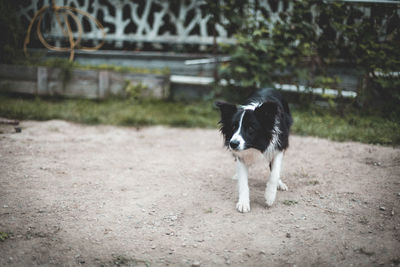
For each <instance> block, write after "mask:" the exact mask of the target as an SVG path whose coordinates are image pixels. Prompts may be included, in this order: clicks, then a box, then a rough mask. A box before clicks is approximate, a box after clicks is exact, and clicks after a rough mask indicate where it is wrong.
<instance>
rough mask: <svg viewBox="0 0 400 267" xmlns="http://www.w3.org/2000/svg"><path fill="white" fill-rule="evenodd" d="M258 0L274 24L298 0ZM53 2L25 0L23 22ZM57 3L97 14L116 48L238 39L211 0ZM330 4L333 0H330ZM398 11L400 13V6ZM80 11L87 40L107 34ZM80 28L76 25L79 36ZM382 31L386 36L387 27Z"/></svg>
mask: <svg viewBox="0 0 400 267" xmlns="http://www.w3.org/2000/svg"><path fill="white" fill-rule="evenodd" d="M218 1H220V4H221V5H223V4H224V1H223V0H218ZM253 1H254V3H257V5H256V6H257V7H258V9H257V10H256V11H254V12H255V13H256V15H257V13H258V14H261V13H263V14H264V15H265V14H266V15H267V17H268V18H269V27H270V28H273V27H274V25H275V24H276V23H279V22H282V16H281V14H282V13H286V12H288V11H292V9H293V1H294V0H293V1H291V0H289V1H288V0H278V1H276V0H253ZM50 2H51V0H32V1H23V3H27V4H25V5H24V4H22V5H21V8H20V11H19V14H20V17H21V19H22V21H23V23H24V24H26V25H28V24H29V21H30V20H31V19H32V18H33V16H34V14H35V13H36V12H37V11H38V10H39V9H40V8H42V7H43V6H46V5H50ZM361 2H362V1H361ZM369 2H372V1H369ZM375 2H376V3H379V2H380V1H375ZM386 2H388V1H386ZM389 2H396V1H389ZM55 3H56V5H58V6H69V7H75V8H78V9H80V10H83V11H85V12H87V13H89V14H90V15H92V16H93V17H95V18H97V19H98V20H99V21H100V22H101V23H102V24H103V25H104V27H105V29H106V32H107V35H106V37H105V41H106V43H107V44H108V47H111V48H116V49H120V48H122V47H124V46H129V44H135V45H139V46H141V45H142V44H143V43H150V44H152V45H153V46H155V47H156V48H161V46H160V45H162V44H180V45H200V47H203V48H204V47H206V46H209V45H212V44H213V42H214V34H215V37H216V41H217V42H219V43H233V42H234V38H233V37H232V34H231V33H229V32H228V31H227V30H226V27H224V25H221V24H216V25H212V21H211V19H210V18H211V16H210V14H207V11H206V10H207V9H205V8H204V6H205V5H206V2H205V1H202V0H173V1H168V0H56V1H55ZM326 4H330V3H329V1H327V2H326ZM358 8H359V10H360V11H361V12H362V13H363V14H364V16H363V18H361V19H368V18H370V17H371V7H370V6H368V5H362V6H359V7H358ZM310 12H311V16H312V19H313V21H315V31H316V33H317V35H318V34H322V33H323V29H322V28H321V27H319V25H318V13H317V10H316V9H311V10H310ZM398 16H399V17H400V9H398ZM78 17H79V19H80V20H81V22H82V25H83V28H84V35H83V36H82V39H83V41H86V42H88V41H89V42H92V43H94V44H96V43H98V42H99V39H100V38H103V36H102V34H101V32H99V31H98V29H97V27H96V25H95V23H94V22H93V21H89V20H85V19H84V17H83V16H78ZM289 19H290V18H289ZM388 19H389V18H388ZM221 21H224V20H223V19H222V20H221ZM222 23H223V22H222ZM346 23H347V21H343V24H346ZM382 23H383V24H384V25H388V23H387V21H386V20H382ZM47 26H49V27H48V28H49V30H48V31H47V32H46V33H45V37H47V38H49V39H51V40H53V41H54V42H61V41H62V40H65V36H64V35H63V32H62V29H61V28H60V27H59V26H58V24H57V23H56V21H55V19H54V18H52V19H50V21H48V23H47ZM214 27H215V30H214ZM75 28H76V27H75ZM76 32H77V30H76V29H75V36H76V37H77V33H76ZM335 34H336V35H337V36H336V38H340V34H341V33H340V32H337V33H335ZM382 36H383V38H384V36H385V32H384V31H383V32H382Z"/></svg>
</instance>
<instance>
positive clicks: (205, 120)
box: [0, 94, 400, 145]
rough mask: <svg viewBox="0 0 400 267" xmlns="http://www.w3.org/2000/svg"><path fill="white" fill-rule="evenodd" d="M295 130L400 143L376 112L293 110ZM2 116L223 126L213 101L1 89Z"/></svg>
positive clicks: (395, 126)
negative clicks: (15, 92)
mask: <svg viewBox="0 0 400 267" xmlns="http://www.w3.org/2000/svg"><path fill="white" fill-rule="evenodd" d="M292 113H293V118H294V125H293V127H292V133H293V134H297V135H308V136H318V137H323V138H329V139H331V140H336V141H357V142H362V143H372V144H384V145H399V144H400V122H399V121H398V120H395V119H393V118H382V117H379V116H376V115H368V116H363V115H361V114H359V113H357V112H354V113H352V112H349V113H347V115H345V116H339V115H335V114H332V113H331V112H329V110H323V109H317V108H310V109H307V110H303V109H299V108H293V109H292ZM0 116H1V117H6V118H10V119H19V120H50V119H62V120H67V121H73V122H78V123H85V124H108V125H123V126H148V125H167V126H174V127H201V128H217V127H218V126H217V123H218V121H219V112H218V111H217V110H216V109H215V108H214V107H213V103H212V102H195V103H189V104H188V103H183V102H172V101H161V100H141V101H137V100H132V99H107V100H101V101H100V100H87V99H54V98H39V97H22V96H20V95H18V96H17V95H8V94H0Z"/></svg>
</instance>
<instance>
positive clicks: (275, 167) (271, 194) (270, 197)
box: [265, 151, 287, 207]
mask: <svg viewBox="0 0 400 267" xmlns="http://www.w3.org/2000/svg"><path fill="white" fill-rule="evenodd" d="M282 158H283V152H282V151H279V152H278V153H277V154H276V156H275V157H274V159H273V160H272V168H271V175H270V177H269V180H268V182H267V187H266V189H265V203H266V204H267V206H269V207H270V206H272V204H273V203H274V201H275V197H276V190H277V189H278V186H279V187H280V189H282V190H285V189H286V190H287V186H286V185H285V184H284V183H283V182H282V181H281V180H280V173H281V166H282Z"/></svg>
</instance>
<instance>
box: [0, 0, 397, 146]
mask: <svg viewBox="0 0 400 267" xmlns="http://www.w3.org/2000/svg"><path fill="white" fill-rule="evenodd" d="M16 2H17V1H1V2H0V27H1V32H2V35H3V36H2V38H1V39H0V63H8V64H9V63H18V64H31V63H29V62H28V61H27V60H26V59H25V58H24V57H23V55H22V45H23V38H24V35H25V32H26V29H24V28H23V27H22V26H21V25H20V23H19V21H18V20H17V16H16V12H17V8H18V7H17V4H16ZM206 2H207V4H206V5H204V12H208V13H209V14H211V19H212V21H214V22H215V23H217V22H218V23H220V24H222V25H224V27H226V28H227V29H229V31H231V32H234V33H235V35H234V36H235V38H236V40H237V42H236V43H235V44H234V45H226V44H219V47H218V49H219V51H218V52H219V53H222V54H226V55H229V56H230V58H231V60H230V61H229V62H225V63H221V64H220V68H219V71H218V74H219V78H220V79H224V80H226V81H228V85H226V86H221V85H218V84H216V85H215V86H214V87H213V90H212V92H211V95H210V96H208V97H206V98H205V99H203V100H202V101H197V102H177V101H173V100H166V101H161V100H149V99H137V98H135V99H132V98H129V97H128V98H126V99H115V98H114V99H107V100H103V101H100V100H96V101H93V100H82V99H60V98H57V99H55V98H43V97H42V98H39V97H28V96H21V95H14V94H5V93H1V94H0V116H2V117H9V118H15V119H37V120H47V119H55V118H57V119H65V120H71V121H76V122H81V123H90V124H97V123H104V124H114V125H134V126H142V125H154V124H163V125H172V126H183V127H212V128H214V127H217V122H218V113H217V111H216V110H215V109H214V107H213V104H212V103H213V100H214V99H215V98H225V99H227V100H230V101H235V102H240V100H241V99H243V98H244V97H246V96H248V95H249V94H251V93H252V92H253V91H254V90H256V89H257V88H260V87H266V86H273V84H274V83H292V84H303V85H305V86H306V88H312V87H321V88H336V87H337V85H338V83H339V81H338V77H336V76H334V75H332V74H331V73H330V71H329V69H330V68H332V67H335V66H337V65H338V64H339V65H340V64H345V65H346V66H347V67H349V66H350V67H351V68H352V69H353V70H354V71H356V72H357V73H359V75H360V77H362V78H361V79H362V80H361V82H360V86H359V88H358V89H357V97H356V98H354V99H353V98H352V99H345V98H342V97H331V96H326V95H323V94H322V95H315V94H313V93H312V92H311V91H308V92H306V93H303V94H294V93H285V94H286V96H287V97H288V98H289V99H290V102H291V107H292V110H293V116H294V121H295V124H294V126H293V132H294V133H295V134H300V135H313V136H321V137H327V138H330V139H333V140H340V141H343V140H354V141H360V142H366V143H377V144H387V145H398V144H400V76H399V75H398V72H399V71H400V49H399V45H400V27H399V26H398V25H400V19H399V9H400V5H398V4H397V5H393V4H391V5H383V4H378V3H367V4H366V3H349V2H341V1H329V2H327V1H316V0H303V1H293V4H294V8H293V9H292V11H291V12H282V14H280V22H279V23H277V24H275V26H274V27H273V28H271V27H269V25H270V24H269V23H270V21H269V19H270V18H269V17H268V14H265V13H263V12H257V10H258V9H259V7H258V4H257V3H258V1H252V0H248V1H240V0H225V1H223V4H221V2H218V1H211V0H209V1H206ZM365 5H368V6H370V7H372V8H371V12H372V14H371V16H370V19H360V18H361V17H362V12H361V10H362V8H363V6H365ZM311 12H317V13H319V14H320V15H319V16H318V17H317V19H318V25H319V27H320V29H323V30H322V31H321V30H320V29H318V28H317V27H316V26H315V23H316V22H315V21H314V20H315V17H313V16H312V14H311ZM221 15H223V17H224V20H221ZM344 20H346V21H347V23H346V24H343V23H342V22H343V21H344ZM383 29H385V30H383ZM336 33H340V34H336ZM57 64H60V63H59V62H58V63H57ZM67 65H68V66H67V67H68V68H71V67H79V66H78V65H75V66H74V64H67ZM80 67H82V66H80ZM103 67H104V66H103ZM104 68H105V67H104ZM127 71H129V70H127ZM396 72H397V74H396ZM0 89H1V88H0ZM338 89H339V90H340V88H338ZM0 92H1V90H0ZM320 103H324V104H323V105H321V104H320Z"/></svg>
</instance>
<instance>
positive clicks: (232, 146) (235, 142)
mask: <svg viewBox="0 0 400 267" xmlns="http://www.w3.org/2000/svg"><path fill="white" fill-rule="evenodd" d="M229 146H230V148H232V149H236V148H237V147H238V146H239V141H237V140H231V141H230V142H229Z"/></svg>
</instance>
